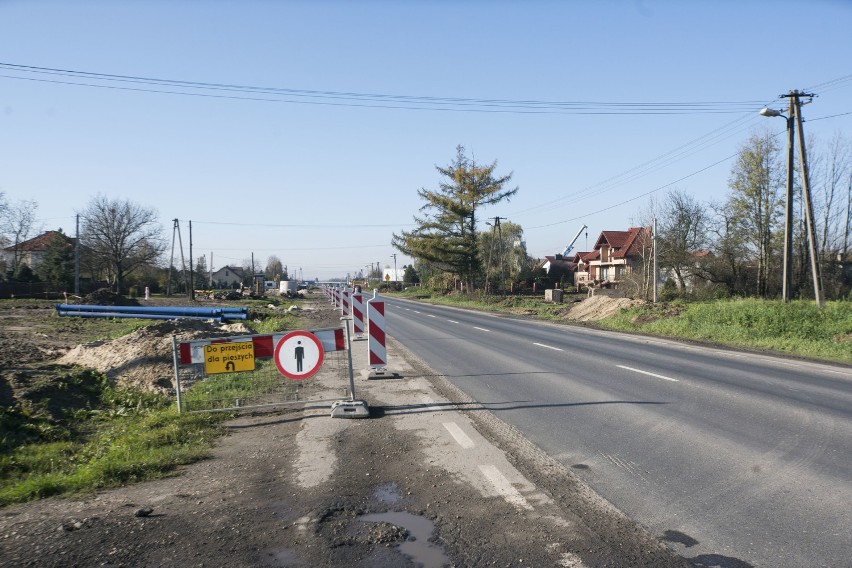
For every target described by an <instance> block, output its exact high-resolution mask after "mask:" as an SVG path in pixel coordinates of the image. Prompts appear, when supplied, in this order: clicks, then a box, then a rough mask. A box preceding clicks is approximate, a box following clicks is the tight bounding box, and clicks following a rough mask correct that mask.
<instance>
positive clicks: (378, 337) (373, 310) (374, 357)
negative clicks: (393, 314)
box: [367, 298, 388, 369]
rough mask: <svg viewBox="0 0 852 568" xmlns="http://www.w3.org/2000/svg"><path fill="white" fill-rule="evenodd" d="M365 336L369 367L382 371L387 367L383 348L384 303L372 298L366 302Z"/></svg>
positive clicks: (384, 348)
mask: <svg viewBox="0 0 852 568" xmlns="http://www.w3.org/2000/svg"><path fill="white" fill-rule="evenodd" d="M367 320H368V321H367V336H368V339H369V341H368V343H367V348H368V349H369V361H370V367H372V368H373V369H384V368H385V367H387V366H388V351H387V347H386V346H385V302H384V300H377V299H376V298H373V299H372V300H368V301H367Z"/></svg>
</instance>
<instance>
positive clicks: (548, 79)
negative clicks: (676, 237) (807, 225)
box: [0, 0, 852, 279]
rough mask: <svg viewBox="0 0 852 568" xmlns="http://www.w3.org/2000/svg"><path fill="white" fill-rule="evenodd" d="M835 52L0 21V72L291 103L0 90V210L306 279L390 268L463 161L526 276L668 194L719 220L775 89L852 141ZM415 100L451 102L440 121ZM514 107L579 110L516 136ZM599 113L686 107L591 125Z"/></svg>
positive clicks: (182, 13) (818, 38)
mask: <svg viewBox="0 0 852 568" xmlns="http://www.w3.org/2000/svg"><path fill="white" fill-rule="evenodd" d="M850 29H852V2H846V1H844V2H841V1H827V0H816V1H812V2H807V3H803V2H788V1H783V0H782V1H774V2H748V1H743V2H738V1H733V0H731V1H712V2H711V1H706V2H677V1H667V2H662V1H642V2H633V1H623V2H618V1H601V2H568V1H566V2H556V1H551V2H544V1H527V2H520V1H518V2H508V1H504V2H486V1H484V0H483V1H458V2H450V1H429V2H427V1H420V2H416V1H413V2H401V1H400V2H390V1H384V2H355V1H352V2H323V1H314V2H307V1H305V2H286V1H281V2H272V1H268V2H261V1H251V0H248V1H242V2H224V1H221V2H201V1H181V0H173V1H168V2H167V1H148V2H131V1H129V0H128V1H110V2H107V1H105V0H104V1H99V2H91V1H76V2H67V1H63V2H48V1H41V0H27V1H19V0H13V1H10V0H0V54H2V55H0V62H2V63H4V64H11V65H15V66H32V67H40V68H51V69H63V70H73V71H84V72H94V73H104V74H110V75H123V76H134V77H149V78H156V79H169V80H179V81H192V82H199V83H215V84H228V85H244V86H252V87H271V88H278V89H294V90H304V91H311V93H302V96H296V95H294V94H293V93H290V94H289V95H287V96H278V95H275V96H273V95H270V94H268V93H266V94H256V93H255V94H248V93H246V92H230V91H212V90H209V89H205V90H194V91H193V90H191V89H186V88H184V89H178V88H173V87H163V86H162V85H159V86H151V85H140V84H137V83H120V82H115V81H101V82H96V81H92V80H82V79H78V78H69V77H63V76H58V75H55V74H53V75H46V74H38V73H31V72H26V71H23V70H21V68H18V67H11V68H10V67H6V68H3V69H0V75H1V76H0V192H3V193H5V196H6V198H7V199H10V200H16V199H34V200H36V201H37V202H38V204H39V210H38V211H39V218H40V222H41V226H42V228H44V229H55V228H59V227H61V228H63V229H64V230H65V231H66V233H69V234H72V235H73V233H74V215H75V213H77V212H78V211H81V210H82V209H83V208H85V206H86V204H87V203H88V202H89V200H90V199H91V198H92V197H93V196H95V195H97V194H99V193H101V194H105V195H108V196H110V197H118V198H123V199H130V200H133V201H135V202H138V203H140V204H142V205H145V206H148V207H152V208H154V209H156V210H157V211H158V212H159V215H160V219H161V221H162V225H163V229H164V234H165V235H166V236H167V238H168V239H171V235H172V221H171V220H172V219H175V218H178V219H180V220H181V227H182V235H183V240H184V245H185V246H186V245H187V243H188V227H187V222H188V221H190V220H191V221H192V223H193V253H194V256H196V257H197V256H200V255H202V254H205V255H209V254H210V253H211V252H212V253H213V264H214V267H215V268H219V267H221V266H223V265H224V264H226V263H227V264H232V265H233V264H241V263H242V261H243V259H246V258H249V257H250V256H251V254H252V252H254V255H255V259H256V260H257V262H258V263H259V264H264V263H265V261H266V258H267V257H268V256H270V255H273V254H274V255H277V256H278V257H279V258H281V259H282V261H283V262H284V264H286V265H287V266H288V267H289V268H290V270H291V272H292V271H293V270H294V269H298V268H301V269H302V274H303V275H304V277H305V278H314V277H319V278H321V279H324V278H328V277H334V276H342V275H345V274H346V273H352V274H354V273H356V272H357V271H359V270H361V269H365V268H366V266H367V265H368V264H371V263H373V264H374V263H376V262H380V263H381V264H382V265H387V264H391V265H392V263H393V260H392V259H391V258H390V256H391V255H392V254H393V253H394V252H395V251H394V250H393V248H392V247H391V246H390V240H391V234H392V233H393V232H394V231H397V232H398V231H400V230H403V229H410V228H411V223H412V217H413V215H414V214H416V213H417V212H418V209H419V207H420V206H421V204H422V203H421V201H420V200H419V198H418V196H417V190H418V189H419V188H421V187H425V188H429V189H434V188H436V187H437V186H438V183H439V182H440V181H441V179H440V177H439V174H438V173H437V172H436V171H435V166H436V165H441V166H443V165H446V164H448V163H449V162H450V161H451V160H452V159H453V157H454V155H455V147H456V146H457V145H459V144H461V145H463V146H465V147H466V148H467V150H468V153H469V154H470V155H473V156H474V157H475V158H476V159H477V160H478V161H480V162H491V161H493V160H497V162H498V166H497V173H509V172H513V184H516V185H518V186H519V187H520V190H519V192H518V193H517V195H516V196H515V197H514V198H513V199H512V201H511V202H509V203H504V204H500V205H497V206H492V207H488V208H486V209H485V210H483V212H482V214H481V217H482V218H483V220H484V218H485V217H489V216H490V217H493V216H497V215H499V216H501V217H504V218H507V219H508V220H510V221H512V222H515V223H518V224H520V225H521V226H522V227H523V228H524V231H525V239H526V242H527V246H528V249H529V251H530V253H531V254H533V255H535V256H539V257H541V256H544V255H545V254H553V253H556V252H561V250H562V248H563V247H564V246H565V244H566V242H567V241H568V240H570V238H571V237H573V235H574V234H575V233H576V232H577V230H578V229H579V228H580V227H581V226H582V225H583V224H586V225H588V226H589V229H588V246H589V247H590V246H592V245H593V243H594V240H595V238H596V237H597V235H598V234H599V233H600V231H602V230H621V229H626V228H627V227H629V226H631V225H632V224H633V223H634V222H636V221H638V214H639V211H640V210H641V209H642V208H644V207H647V205H648V199H649V197H650V195H656V196H657V197H663V196H664V194H665V191H666V190H667V189H668V188H670V187H677V188H679V189H682V190H685V191H688V192H690V193H692V194H694V195H695V196H696V197H697V198H699V199H701V200H711V199H715V200H723V199H724V198H725V196H726V195H727V192H728V188H727V180H728V177H729V174H730V169H731V165H732V159H731V156H733V155H734V154H736V152H737V150H738V149H739V148H740V147H741V146H742V145H743V144H744V143H745V141H746V140H747V139H748V137H749V136H750V135H751V134H753V133H754V132H756V131H757V130H758V129H768V131H770V132H773V133H775V132H777V133H781V132H783V130H784V127H785V123H784V121H782V120H778V119H766V118H763V117H760V116H759V115H758V114H757V111H758V110H759V109H760V108H761V107H762V106H764V104H769V105H771V106H775V107H776V108H782V107H784V106H785V105H786V102H784V101H782V100H779V99H778V95H780V94H782V93H787V92H789V91H790V90H792V89H805V90H813V91H814V92H816V93H817V94H818V95H819V96H818V98H816V99H815V100H814V102H813V103H812V104H810V105H808V106H805V107H804V116H805V118H806V119H807V122H806V123H805V130H806V134H807V135H809V136H811V135H813V136H814V137H815V138H816V141H817V143H819V142H820V141H824V142H828V140H829V138H830V137H831V136H833V135H834V133H835V132H841V133H843V134H844V135H845V136H847V137H852V114H848V113H852V34H850V31H849V30H850ZM33 79H39V80H38V81H36V80H33ZM838 79H840V80H839V81H836V82H835V80H838ZM45 80H47V81H53V82H46V81H45ZM58 81H65V82H74V83H90V84H100V85H104V86H108V87H109V88H102V87H87V86H80V85H68V84H61V83H59V82H58ZM118 87H125V88H118ZM127 88H132V89H149V90H159V91H172V92H175V91H181V92H193V93H195V94H196V95H197V94H204V95H207V96H194V95H193V96H187V95H178V94H169V93H164V92H144V91H140V90H127ZM320 93H325V94H326V96H320ZM331 93H355V94H381V95H399V96H407V97H415V99H408V101H407V102H405V103H403V104H400V103H390V102H388V101H382V100H381V99H378V98H376V97H368V98H367V99H366V100H364V99H363V97H362V98H359V99H353V98H352V96H351V95H350V96H349V97H348V98H345V97H344V98H341V97H339V96H335V97H334V98H329V96H328V95H329V94H331ZM210 95H227V97H222V96H216V97H213V96H210ZM305 95H307V96H305ZM427 97H434V98H458V99H464V101H462V103H463V104H459V103H458V102H457V103H456V104H455V105H450V109H448V108H447V105H443V106H442V107H441V110H437V109H436V108H437V106H440V105H435V104H433V103H434V101H432V100H430V99H427ZM251 98H254V99H266V100H250V99H251ZM270 99H271V100H270ZM473 100H476V101H483V100H501V101H513V102H514V104H512V105H511V107H510V108H506V107H505V106H504V107H503V108H497V107H495V106H494V104H493V103H491V104H486V103H482V102H477V103H475V104H474V103H473V102H472V101H473ZM518 101H538V102H549V103H576V102H580V101H584V102H587V103H589V104H587V105H583V106H584V107H585V108H587V109H588V110H587V111H585V112H586V113H580V112H578V111H577V110H576V108H575V107H570V108H571V109H573V110H565V108H566V107H567V105H563V106H562V107H560V108H557V107H556V105H554V104H549V105H538V107H540V108H538V109H536V112H531V110H533V109H531V108H530V107H531V106H532V105H530V104H525V105H521V104H519V103H518ZM698 102H701V103H705V104H703V105H700V106H696V105H695V104H694V103H698ZM609 103H653V104H655V105H659V103H677V104H683V103H691V104H688V105H683V107H682V108H684V109H685V111H684V112H683V113H678V114H657V113H650V112H648V110H647V109H649V108H658V106H657V107H654V106H647V105H646V106H644V107H642V108H643V109H644V110H635V109H636V108H637V107H635V106H632V107H629V108H631V109H634V110H632V111H631V112H629V113H624V112H622V113H620V114H602V113H601V112H602V111H605V110H608V109H611V108H612V107H609V106H606V105H607V104H609ZM387 107H396V108H387ZM400 107H405V108H400ZM616 108H619V109H622V110H626V109H627V108H628V107H624V106H620V107H616ZM666 108H673V107H672V106H671V105H668V106H666ZM695 108H700V109H701V110H702V112H696V111H694V110H687V109H695ZM542 110H544V111H545V112H541V111H542ZM707 110H712V111H714V112H706V111H707ZM720 111H721V112H720ZM834 115H841V116H834ZM825 117H830V118H825ZM781 141H782V143H783V137H782V138H781ZM655 192H656V193H655ZM586 246H587V244H586V239H585V237H581V238H580V240H579V241H578V243H577V249H578V250H583V249H585V248H586ZM187 252H188V251H187ZM208 258H209V257H208ZM398 262H399V264H400V265H402V264H404V263H405V262H406V259H404V258H403V257H399V259H398Z"/></svg>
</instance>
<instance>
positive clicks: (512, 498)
mask: <svg viewBox="0 0 852 568" xmlns="http://www.w3.org/2000/svg"><path fill="white" fill-rule="evenodd" d="M479 470H480V471H481V472H482V474H483V475H484V476H485V477H486V479H488V481H490V482H491V485H493V486H494V489H496V490H497V493H498V494H499V495H500V496H501V497H502V498H503V499H505V500H506V502H507V503H509V504H511V505H514V506H515V507H517V508H518V509H526V510H527V511H532V510H533V508H532V506H531V505H530V504H529V503H527V500H526V499H524V496H523V495H521V494H520V493H519V492H518V490H517V489H515V488H514V487H513V486H512V484H511V483H509V480H508V479H506V477H505V476H504V475H503V474H502V473H500V470H499V469H497V467H496V466H493V465H481V466H479Z"/></svg>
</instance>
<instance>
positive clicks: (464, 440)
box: [444, 422, 476, 450]
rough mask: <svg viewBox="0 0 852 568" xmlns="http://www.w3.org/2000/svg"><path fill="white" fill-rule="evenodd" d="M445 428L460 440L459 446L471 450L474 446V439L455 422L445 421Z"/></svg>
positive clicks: (457, 440)
mask: <svg viewBox="0 0 852 568" xmlns="http://www.w3.org/2000/svg"><path fill="white" fill-rule="evenodd" d="M444 428H446V429H447V432H449V433H450V435H451V436H452V437H453V438H454V439H455V440H456V442H458V444H459V446H461V447H462V448H464V449H466V450H469V449H470V448H472V447H474V446H475V445H476V444H474V443H473V440H471V439H470V437H469V436H468V435H467V434H465V433H464V430H462V429H461V428H459V425H458V424H456V423H455V422H444Z"/></svg>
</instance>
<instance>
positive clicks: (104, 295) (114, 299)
mask: <svg viewBox="0 0 852 568" xmlns="http://www.w3.org/2000/svg"><path fill="white" fill-rule="evenodd" d="M80 303H81V304H87V305H94V306H138V305H139V302H138V301H136V299H135V298H125V297H124V296H122V295H121V294H116V293H115V292H113V291H112V290H110V289H109V288H101V289H100V290H95V291H94V292H92V293H91V294H88V295H86V296H83V299H82V300H81V301H80Z"/></svg>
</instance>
